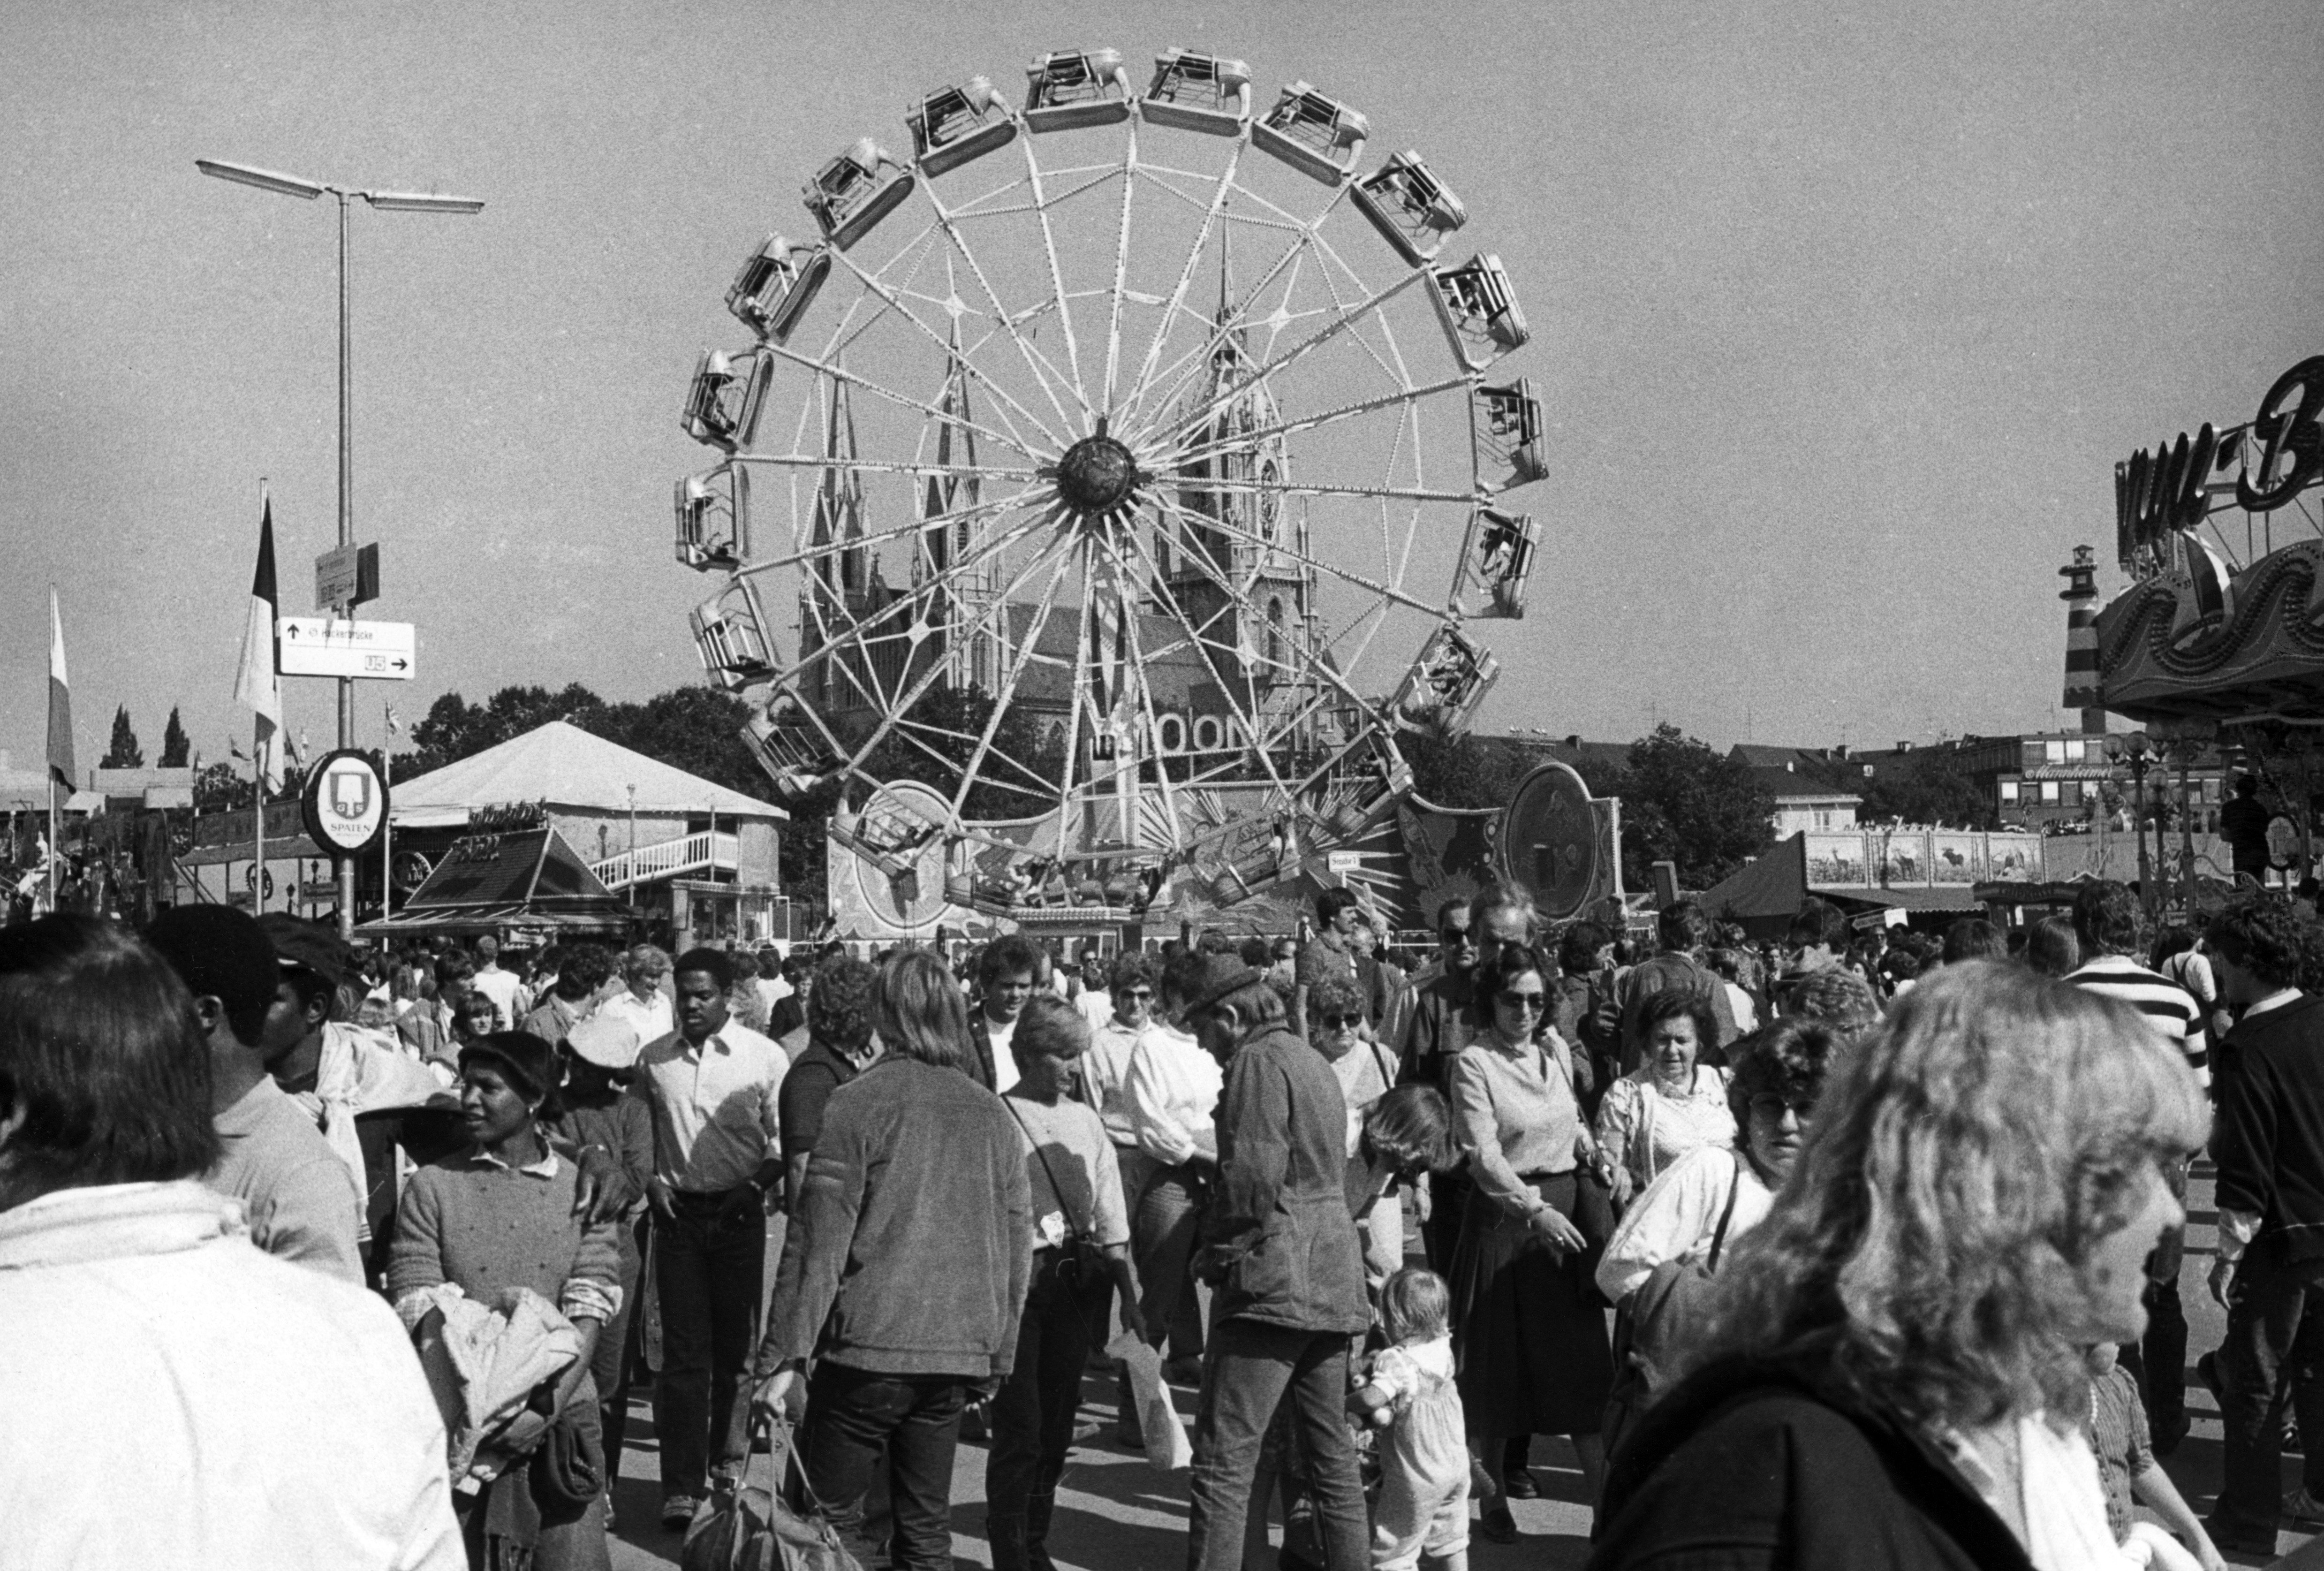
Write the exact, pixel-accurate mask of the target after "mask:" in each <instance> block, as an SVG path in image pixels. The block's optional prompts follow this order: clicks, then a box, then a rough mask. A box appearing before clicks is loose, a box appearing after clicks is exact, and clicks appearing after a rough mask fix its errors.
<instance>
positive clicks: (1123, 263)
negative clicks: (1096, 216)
mask: <svg viewBox="0 0 2324 1571" xmlns="http://www.w3.org/2000/svg"><path fill="white" fill-rule="evenodd" d="M1138 167H1139V165H1138V132H1137V129H1136V125H1135V123H1134V122H1133V123H1132V127H1131V130H1130V160H1129V162H1127V163H1126V164H1124V165H1123V166H1122V171H1121V224H1120V229H1119V230H1118V232H1117V233H1116V235H1115V236H1114V243H1113V310H1112V312H1111V315H1110V316H1109V318H1108V319H1107V321H1106V326H1105V408H1106V412H1107V413H1108V414H1111V413H1112V412H1113V395H1114V390H1115V388H1116V386H1117V385H1118V384H1119V382H1120V373H1121V303H1122V297H1123V296H1124V295H1125V294H1126V293H1127V292H1128V291H1129V288H1130V204H1131V201H1132V199H1134V198H1135V197H1136V195H1137V193H1138Z"/></svg>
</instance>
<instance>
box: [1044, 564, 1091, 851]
mask: <svg viewBox="0 0 2324 1571" xmlns="http://www.w3.org/2000/svg"><path fill="white" fill-rule="evenodd" d="M1074 555H1075V556H1076V557H1079V558H1080V559H1081V568H1082V596H1081V605H1080V607H1079V608H1078V610H1077V611H1076V613H1075V616H1074V679H1073V685H1072V686H1071V687H1069V688H1066V689H1065V691H1066V692H1067V693H1068V694H1070V695H1071V698H1069V699H1068V700H1067V702H1066V704H1065V759H1064V761H1063V762H1062V763H1061V764H1060V765H1059V774H1058V777H1057V801H1058V803H1059V809H1058V812H1057V855H1059V856H1060V857H1062V856H1064V855H1065V836H1067V835H1068V834H1070V833H1071V832H1072V830H1073V825H1072V824H1071V822H1070V821H1069V820H1070V819H1071V818H1072V816H1073V800H1074V766H1075V765H1076V764H1077V763H1078V762H1080V760H1081V745H1082V707H1083V706H1084V705H1085V704H1087V703H1089V701H1090V698H1089V679H1090V649H1091V645H1093V643H1094V642H1096V634H1095V633H1093V627H1094V625H1095V623H1096V618H1097V596H1096V590H1097V575H1096V572H1095V570H1094V569H1095V553H1094V552H1093V551H1092V550H1090V543H1089V536H1088V535H1087V534H1084V535H1083V536H1082V537H1081V539H1080V540H1078V541H1075V542H1074ZM1065 577H1066V574H1065V573H1059V574H1058V575H1057V578H1058V581H1059V582H1063V581H1064V580H1065ZM1035 642H1038V635H1037V634H1036V638H1035ZM1027 647H1028V648H1030V647H1032V645H1031V644H1028V646H1027ZM1094 773H1095V772H1094V771H1093V772H1092V774H1093V778H1094Z"/></svg>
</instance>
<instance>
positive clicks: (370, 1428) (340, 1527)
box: [0, 916, 467, 1571]
mask: <svg viewBox="0 0 2324 1571" xmlns="http://www.w3.org/2000/svg"><path fill="white" fill-rule="evenodd" d="M60 1040H70V1041H72V1043H73V1047H74V1050H73V1052H72V1053H71V1054H70V1055H60V1054H58V1053H56V1052H54V1051H51V1050H48V1049H47V1047H46V1044H49V1043H52V1042H56V1041H60ZM204 1056H205V1055H204V1049H203V1044H202V1042H201V1040H200V1039H199V1036H198V1032H197V1028H196V1027H195V1025H194V1024H193V1005H192V1002H191V1000H190V999H189V997H188V995H187V993H186V990H185V988H184V987H183V986H182V985H181V984H180V982H179V981H178V979H177V978H176V976H175V975H172V973H171V969H170V967H169V966H167V965H165V964H164V963H163V961H162V960H161V957H160V956H157V955H155V954H154V952H153V951H152V949H151V948H149V947H146V946H145V945H144V944H143V943H141V942H139V941H138V940H137V939H136V938H132V937H131V936H130V935H129V933H128V932H127V931H126V930H125V929H122V928H118V927H115V926H113V925H111V924H107V923H101V922H97V921H94V920H91V919H88V918H84V917H75V916H57V917H48V918H44V919H42V920H40V921H38V922H32V923H28V924H25V925H23V926H20V927H13V928H8V929H0V1082H4V1083H5V1084H7V1085H8V1086H9V1087H10V1089H11V1092H12V1094H13V1100H14V1104H15V1108H16V1111H17V1113H18V1114H21V1115H23V1116H20V1117H17V1118H11V1119H7V1120H5V1121H0V1391H5V1392H6V1393H7V1418H6V1420H5V1422H0V1566H40V1567H42V1568H43V1571H48V1568H51V1567H55V1568H57V1571H83V1568H86V1571H108V1568H110V1567H113V1566H235V1567H236V1568H237V1571H293V1568H297V1571H305V1568H307V1567H310V1566H369V1567H377V1568H379V1571H463V1568H464V1567H465V1566H466V1564H467V1557H466V1554H465V1553H464V1552H463V1550H462V1548H461V1545H460V1532H459V1528H458V1525H457V1523H456V1522H455V1521H454V1520H453V1517H452V1495H451V1487H450V1480H449V1476H448V1474H447V1472H446V1470H445V1438H444V1425H443V1421H442V1419H439V1418H438V1416H437V1411H436V1403H435V1399H434V1398H433V1397H431V1396H430V1395H429V1391H428V1384H427V1381H426V1379H425V1378H424V1377H423V1376H422V1374H421V1373H420V1361H419V1360H418V1359H417V1358H415V1357H414V1356H413V1355H412V1352H411V1345H410V1341H409V1340H408V1339H407V1338H406V1336H405V1335H404V1332H403V1327H402V1326H401V1323H400V1322H399V1321H398V1320H397V1319H396V1317H395V1312H394V1311H393V1310H392V1309H391V1308H388V1307H387V1305H386V1304H385V1303H384V1302H383V1301H382V1300H381V1299H380V1298H377V1297H376V1296H375V1295H374V1294H371V1293H368V1292H366V1291H364V1289H361V1288H359V1287H355V1286H351V1285H349V1284H348V1283H346V1282H343V1281H337V1280H333V1279H332V1278H331V1277H330V1276H329V1275H328V1274H327V1273H325V1272H323V1271H316V1270H311V1269H309V1268H308V1267H306V1266H303V1265H293V1264H291V1263H290V1262H288V1261H281V1260H277V1259H275V1258H273V1257H272V1256H270V1255H267V1254H265V1253H263V1252H260V1251H259V1250H257V1249H254V1248H253V1247H252V1246H251V1243H250V1238H249V1235H248V1234H247V1233H246V1232H244V1228H243V1226H242V1223H241V1217H240V1214H239V1208H238V1207H237V1206H235V1202H234V1201H232V1200H230V1199H228V1198H226V1197H224V1196H221V1195H218V1194H217V1193H215V1192H214V1191H212V1190H210V1189H208V1188H206V1187H203V1186H201V1185H200V1184H198V1183H197V1182H195V1181H194V1180H195V1179H196V1178H198V1176H199V1175H200V1174H202V1173H203V1172H204V1171H205V1170H207V1169H208V1168H209V1167H210V1165H211V1163H212V1162H213V1161H214V1160H216V1159H217V1152H218V1140H217V1132H216V1130H215V1129H214V1127H213V1125H212V1122H211V1110H210V1099H209V1086H208V1081H209V1077H208V1073H207V1072H206V1070H205V1067H204V1064H203V1058H204ZM132 1131H134V1135H131V1134H129V1133H127V1132H132ZM132 1455H134V1459H135V1460H134V1465H127V1466H121V1465H104V1464H102V1463H96V1462H93V1461H92V1458H99V1457H106V1456H113V1457H124V1456H132Z"/></svg>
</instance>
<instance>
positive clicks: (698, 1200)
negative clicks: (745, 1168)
mask: <svg viewBox="0 0 2324 1571" xmlns="http://www.w3.org/2000/svg"><path fill="white" fill-rule="evenodd" d="M749 1187H750V1186H749V1185H748V1184H737V1185H735V1186H734V1188H733V1189H679V1188H672V1189H671V1190H670V1192H669V1194H670V1203H671V1204H672V1205H674V1206H677V1207H678V1209H679V1210H681V1211H684V1210H688V1209H692V1208H700V1209H703V1210H708V1209H710V1208H712V1207H715V1206H723V1205H724V1204H725V1203H726V1197H728V1196H729V1195H732V1194H733V1193H734V1190H735V1189H747V1188H749Z"/></svg>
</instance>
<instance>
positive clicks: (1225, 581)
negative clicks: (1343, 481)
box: [1139, 501, 1445, 784]
mask: <svg viewBox="0 0 2324 1571" xmlns="http://www.w3.org/2000/svg"><path fill="white" fill-rule="evenodd" d="M1162 505H1163V506H1164V507H1165V508H1166V509H1167V510H1169V511H1170V512H1172V513H1177V514H1179V515H1180V517H1181V518H1182V519H1185V518H1192V519H1194V521H1195V522H1198V523H1199V524H1200V525H1201V526H1202V527H1203V528H1204V529H1208V530H1221V529H1222V525H1221V523H1220V521H1219V520H1217V519H1214V518H1211V517H1208V516H1207V515H1204V514H1201V513H1189V512H1188V511H1187V510H1186V509H1185V508H1182V507H1179V506H1178V505H1177V504H1175V503H1171V502H1167V501H1165V502H1164V503H1163V504H1162ZM1223 532H1225V533H1228V534H1235V533H1238V532H1240V531H1234V530H1231V529H1225V530H1223ZM1243 538H1244V539H1246V540H1249V539H1252V538H1254V537H1251V536H1248V535H1246V536H1243ZM1260 543H1262V544H1264V543H1267V542H1260ZM1139 549H1140V550H1141V551H1142V550H1144V546H1143V543H1142V542H1141V544H1140V547H1139ZM1274 549H1276V550H1283V547H1281V546H1280V545H1277V546H1276V547H1275V548H1274ZM1284 554H1285V555H1286V556H1289V555H1294V554H1295V553H1292V552H1289V551H1285V552H1284ZM1186 559H1187V560H1188V561H1190V562H1192V563H1193V564H1194V567H1195V569H1196V570H1197V571H1199V572H1200V573H1201V574H1202V575H1203V577H1204V578H1208V579H1210V580H1211V582H1212V583H1213V584H1215V585H1217V586H1218V587H1220V588H1221V589H1222V590H1224V591H1225V593H1226V596H1227V597H1228V598H1229V599H1230V600H1235V599H1240V596H1241V591H1240V589H1239V588H1238V587H1237V586H1236V585H1235V583H1234V582H1233V581H1232V580H1231V579H1230V578H1228V577H1227V576H1226V574H1225V573H1224V572H1222V570H1221V569H1220V568H1219V567H1218V565H1217V564H1216V563H1214V562H1213V561H1212V560H1211V559H1210V557H1209V555H1208V554H1207V553H1205V552H1203V551H1189V552H1187V553H1186ZM1298 559H1299V560H1301V561H1303V562H1305V563H1307V564H1308V565H1310V566H1314V567H1317V568H1322V569H1323V571H1326V572H1329V573H1331V574H1333V576H1334V577H1338V578H1346V577H1347V575H1346V574H1345V573H1344V572H1342V570H1341V569H1339V568H1334V567H1333V566H1332V565H1331V564H1329V563H1326V562H1318V561H1316V560H1315V559H1314V558H1312V557H1305V556H1302V557H1299V558H1298ZM1148 567H1149V569H1150V568H1151V567H1152V559H1151V558H1148ZM1155 581H1156V584H1157V587H1158V588H1160V589H1161V590H1162V592H1164V593H1165V594H1167V586H1163V585H1162V584H1161V575H1160V574H1159V573H1158V572H1157V573H1156V574H1155ZM1366 587H1372V586H1369V585H1368V586H1366ZM1378 592H1380V593H1383V594H1388V595H1392V596H1395V597H1397V598H1398V599H1401V600H1403V601H1404V602H1406V604H1408V605H1412V606H1414V607H1415V608H1416V609H1419V610H1422V611H1425V612H1426V613H1427V614H1428V615H1430V616H1432V617H1434V618H1435V619H1436V620H1438V621H1440V622H1442V621H1443V620H1445V615H1444V612H1443V609H1442V608H1440V607H1435V606H1429V605H1422V604H1421V603H1420V602H1419V601H1417V600H1415V599H1413V598H1412V597H1411V596H1408V595H1403V594H1402V593H1401V592H1400V591H1389V590H1386V589H1385V588H1381V589H1379V591H1378ZM1171 604H1173V605H1176V599H1175V597H1174V598H1173V599H1172V601H1171ZM1179 621H1180V622H1181V623H1182V624H1185V625H1186V626H1187V627H1188V629H1189V631H1192V630H1193V624H1191V623H1187V622H1186V619H1185V615H1183V614H1181V615H1180V616H1179ZM1292 642H1293V644H1294V646H1295V647H1296V648H1297V649H1298V651H1299V658H1300V660H1301V661H1302V662H1303V663H1305V665H1306V667H1307V668H1308V670H1309V673H1310V674H1311V675H1314V676H1317V677H1320V678H1322V679H1323V680H1324V681H1326V682H1328V683H1329V684H1330V685H1332V686H1333V687H1334V688H1338V689H1339V690H1340V691H1341V692H1342V694H1344V695H1345V696H1346V697H1347V698H1348V700H1349V701H1350V702H1351V703H1352V704H1354V705H1355V706H1356V707H1358V708H1359V709H1362V710H1366V711H1369V709H1370V708H1371V705H1370V703H1369V701H1368V700H1367V699H1366V698H1364V696H1363V695H1362V694H1360V693H1359V692H1357V691H1356V690H1355V688H1352V687H1350V686H1349V685H1348V679H1346V678H1345V677H1344V676H1342V675H1341V674H1340V673H1339V672H1338V671H1336V670H1333V669H1332V665H1331V662H1329V661H1325V660H1323V658H1322V657H1321V656H1319V655H1317V654H1316V653H1315V652H1314V651H1312V650H1310V649H1308V648H1307V647H1306V641H1305V639H1295V640H1293V641H1292ZM1203 658H1204V659H1205V660H1206V661H1207V660H1208V659H1209V655H1208V653H1207V652H1205V653H1204V656H1203ZM1213 679H1214V680H1215V679H1216V676H1215V672H1214V673H1213ZM1220 685H1221V687H1222V688H1223V687H1224V686H1225V684H1224V683H1221V684H1220ZM1273 772H1274V770H1273V767H1272V766H1271V765H1270V766H1269V768H1268V773H1270V774H1272V773H1273ZM1280 783H1281V781H1277V784H1280Z"/></svg>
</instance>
